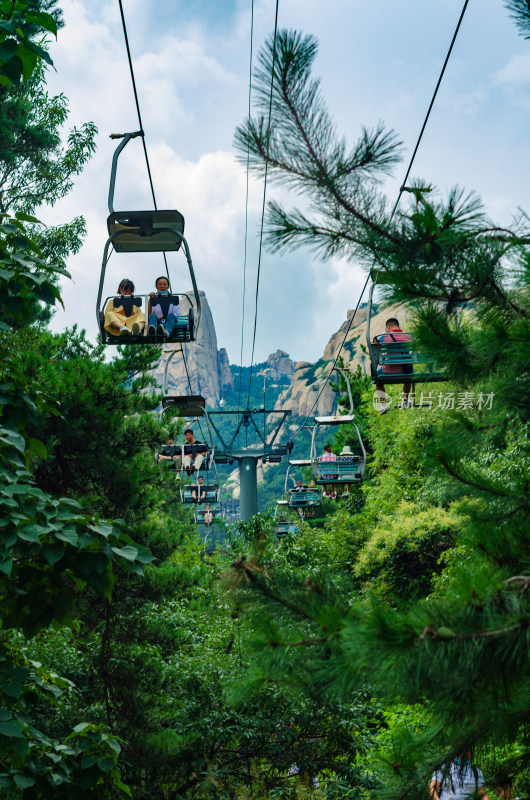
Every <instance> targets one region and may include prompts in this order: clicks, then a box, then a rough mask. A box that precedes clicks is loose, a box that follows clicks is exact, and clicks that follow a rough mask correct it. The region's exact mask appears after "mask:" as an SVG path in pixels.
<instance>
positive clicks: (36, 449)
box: [28, 439, 48, 459]
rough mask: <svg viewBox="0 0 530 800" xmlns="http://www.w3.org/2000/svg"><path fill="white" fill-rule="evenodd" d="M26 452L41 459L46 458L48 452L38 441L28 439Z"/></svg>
mask: <svg viewBox="0 0 530 800" xmlns="http://www.w3.org/2000/svg"><path fill="white" fill-rule="evenodd" d="M28 450H29V452H30V453H31V454H32V455H34V456H38V457H39V458H43V459H46V458H48V451H47V450H46V447H45V446H44V444H43V443H42V442H41V441H40V440H39V439H30V440H29V448H28Z"/></svg>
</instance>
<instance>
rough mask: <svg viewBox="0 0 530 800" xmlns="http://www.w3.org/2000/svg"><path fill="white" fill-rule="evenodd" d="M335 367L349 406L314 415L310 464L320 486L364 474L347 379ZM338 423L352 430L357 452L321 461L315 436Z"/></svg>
mask: <svg viewBox="0 0 530 800" xmlns="http://www.w3.org/2000/svg"><path fill="white" fill-rule="evenodd" d="M335 369H336V371H337V372H339V373H340V374H341V375H342V377H343V378H344V381H345V383H346V389H347V392H348V400H349V406H350V407H349V410H348V413H347V414H336V415H334V416H328V417H315V425H314V428H313V433H312V435H311V461H310V463H311V466H312V468H313V478H314V481H315V483H316V484H317V485H319V486H328V485H329V486H333V485H338V486H341V485H344V484H349V483H361V482H362V480H363V478H364V471H365V467H366V450H365V447H364V443H363V440H362V438H361V434H360V431H359V428H358V427H357V425H356V424H355V417H354V414H353V397H352V393H351V386H350V382H349V380H348V378H347V376H346V373H345V372H344V370H342V369H340V368H338V367H336V368H335ZM340 425H349V426H350V427H351V428H352V432H355V437H356V439H357V443H358V445H359V447H358V448H357V450H358V452H356V453H354V454H353V455H350V456H337V458H336V460H334V461H322V460H321V456H320V455H319V454H318V453H317V438H318V436H319V433H320V432H321V431H322V430H325V429H326V428H331V429H334V428H336V427H337V426H340Z"/></svg>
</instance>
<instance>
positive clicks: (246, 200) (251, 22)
mask: <svg viewBox="0 0 530 800" xmlns="http://www.w3.org/2000/svg"><path fill="white" fill-rule="evenodd" d="M253 43H254V0H252V4H251V10H250V59H249V70H248V72H249V75H248V118H249V119H250V111H251V99H252V48H253ZM249 174H250V142H249V143H248V144H247V188H246V196H245V253H244V259H243V308H242V313H241V355H240V371H239V392H238V397H237V410H238V411H241V382H242V378H243V339H244V330H245V295H246V290H247V288H246V287H247V242H248V184H249Z"/></svg>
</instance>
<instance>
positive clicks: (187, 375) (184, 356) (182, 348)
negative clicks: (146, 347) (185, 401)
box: [180, 345, 204, 440]
mask: <svg viewBox="0 0 530 800" xmlns="http://www.w3.org/2000/svg"><path fill="white" fill-rule="evenodd" d="M180 351H181V353H182V360H183V361H184V369H185V370H186V378H187V379H188V387H189V390H190V395H192V394H193V389H192V388H191V380H190V373H189V372H188V362H187V361H186V351H185V350H184V345H181V348H180ZM198 389H199V387H197V390H198ZM197 422H198V423H199V430H200V432H201V436H202V438H203V440H204V431H203V429H202V425H201V420H200V418H199V417H197Z"/></svg>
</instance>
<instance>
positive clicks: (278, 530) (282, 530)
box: [274, 506, 300, 539]
mask: <svg viewBox="0 0 530 800" xmlns="http://www.w3.org/2000/svg"><path fill="white" fill-rule="evenodd" d="M280 516H283V515H282V514H281V515H280ZM274 520H275V522H276V527H275V529H274V532H275V534H276V536H277V537H278V539H281V537H282V536H285V535H286V534H289V533H300V528H299V527H298V525H297V524H296V522H293V520H290V519H284V520H282V521H281V522H280V520H279V519H278V506H277V507H276V509H275V511H274Z"/></svg>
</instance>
